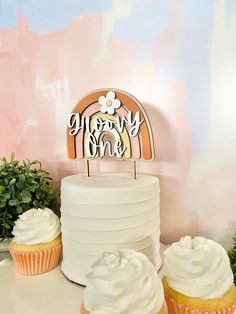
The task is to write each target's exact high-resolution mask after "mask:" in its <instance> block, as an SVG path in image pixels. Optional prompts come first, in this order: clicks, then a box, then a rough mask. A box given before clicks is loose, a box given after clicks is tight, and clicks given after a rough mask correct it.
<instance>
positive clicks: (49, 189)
mask: <svg viewBox="0 0 236 314" xmlns="http://www.w3.org/2000/svg"><path fill="white" fill-rule="evenodd" d="M51 180H52V179H51V178H50V177H49V173H48V172H47V171H46V170H44V169H42V165H41V162H40V161H38V160H34V161H30V160H28V159H27V160H24V161H23V162H22V163H20V162H19V161H18V160H16V159H15V153H12V154H11V158H10V160H9V161H8V160H7V159H6V158H5V157H2V158H1V159H0V239H2V240H3V239H5V238H6V237H12V234H11V232H12V229H13V226H14V222H15V220H16V219H17V218H18V216H19V215H20V214H22V213H23V212H25V211H27V210H28V209H30V208H45V207H49V208H51V209H52V210H55V209H56V203H57V195H56V191H55V189H54V187H53V186H52V184H51V183H50V181H51Z"/></svg>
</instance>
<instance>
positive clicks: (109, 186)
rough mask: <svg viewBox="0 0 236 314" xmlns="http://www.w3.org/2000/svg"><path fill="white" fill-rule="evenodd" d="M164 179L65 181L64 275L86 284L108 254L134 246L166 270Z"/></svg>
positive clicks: (82, 177) (124, 176) (108, 177)
mask: <svg viewBox="0 0 236 314" xmlns="http://www.w3.org/2000/svg"><path fill="white" fill-rule="evenodd" d="M159 191H160V188H159V180H158V178H157V177H155V176H151V175H145V174H141V175H138V176H137V179H136V180H135V179H132V178H131V175H130V174H129V173H112V174H109V173H105V174H96V175H94V176H91V177H87V176H86V175H73V176H69V177H65V178H64V179H63V180H62V183H61V225H62V242H63V261H62V271H63V273H64V274H65V275H66V276H67V277H68V278H69V279H70V280H72V281H74V282H77V283H79V284H82V285H86V279H85V274H86V273H88V271H89V269H90V266H91V264H92V263H93V262H94V261H96V260H97V259H98V258H99V256H100V255H101V254H102V253H103V252H104V251H111V250H120V249H122V248H129V249H133V250H136V251H139V252H141V253H143V254H145V255H146V256H147V257H148V258H149V259H150V261H151V262H152V263H153V264H154V265H155V267H156V268H157V269H159V268H160V266H161V258H160V255H159V248H160V242H159V237H160V209H159Z"/></svg>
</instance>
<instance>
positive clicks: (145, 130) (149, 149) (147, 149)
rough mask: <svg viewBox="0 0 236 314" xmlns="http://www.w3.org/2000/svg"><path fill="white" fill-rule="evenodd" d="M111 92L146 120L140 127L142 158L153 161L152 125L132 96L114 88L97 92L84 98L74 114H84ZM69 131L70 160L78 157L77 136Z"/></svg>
mask: <svg viewBox="0 0 236 314" xmlns="http://www.w3.org/2000/svg"><path fill="white" fill-rule="evenodd" d="M110 90H113V91H114V92H115V93H116V97H117V98H118V99H119V100H120V101H121V103H122V104H123V106H125V107H126V108H127V109H128V110H130V111H132V112H140V117H141V119H143V120H144V122H143V123H142V124H141V125H140V135H141V151H142V158H143V159H144V160H152V159H153V158H154V147H153V137H152V132H151V127H150V123H149V120H148V117H147V115H146V113H145V111H144V109H143V107H142V106H141V104H140V103H139V102H138V100H137V99H136V98H134V97H133V96H132V95H130V94H128V93H127V92H124V91H121V90H117V89H113V88H106V89H101V90H97V91H94V92H92V93H90V94H88V95H87V96H85V97H84V98H82V99H81V100H80V101H79V102H78V103H77V105H76V106H75V108H74V110H73V112H74V113H80V114H82V113H83V112H84V111H85V109H86V108H87V107H89V106H91V105H92V104H94V103H96V102H97V101H98V99H99V97H100V96H105V95H106V93H107V92H108V91H110ZM69 131H70V130H69V128H67V143H68V155H69V158H71V159H75V158H76V157H77V153H76V141H75V136H70V135H69Z"/></svg>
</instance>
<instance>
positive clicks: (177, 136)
mask: <svg viewBox="0 0 236 314" xmlns="http://www.w3.org/2000/svg"><path fill="white" fill-rule="evenodd" d="M0 74H1V75H0V155H7V156H9V155H10V152H11V151H15V152H16V153H17V158H19V159H23V158H30V159H36V158H37V159H41V160H42V161H43V164H44V166H45V167H47V168H48V169H49V170H50V172H51V174H52V176H53V177H54V178H55V180H56V181H57V182H58V183H59V182H60V179H61V177H63V176H65V175H69V174H71V173H77V172H81V171H84V165H83V163H79V162H75V161H71V160H68V158H67V152H66V137H65V134H66V133H65V128H66V123H67V119H68V115H69V113H70V112H71V110H72V108H73V106H74V105H75V103H76V102H77V100H78V99H80V98H81V97H82V96H83V95H84V94H86V93H87V92H89V91H91V90H93V89H98V88H102V87H116V88H120V89H124V90H127V91H128V92H130V93H131V94H133V95H135V96H136V97H137V98H138V99H139V100H140V101H141V102H142V103H143V104H144V106H145V108H146V111H147V112H148V114H149V115H150V118H151V123H152V126H153V133H154V137H155V149H156V159H155V161H154V162H151V163H150V162H149V163H148V162H146V163H145V162H139V163H138V171H139V172H146V173H151V174H156V175H158V176H159V177H160V181H161V218H162V240H163V241H164V242H170V241H173V240H177V239H178V238H179V236H180V235H184V234H186V233H187V234H192V235H197V234H203V235H205V236H209V237H211V238H213V239H216V240H218V241H220V242H221V243H223V244H225V245H226V246H228V245H230V244H231V242H230V239H231V236H232V232H233V230H235V229H236V193H235V186H236V162H235V160H236V129H235V125H236V1H235V0H225V1H224V0H215V1H214V0H208V1H205V0H199V1H194V0H178V1H175V0H94V1H82V0H81V1H79V0H78V1H74V0H61V1H57V0H51V1H47V0H40V1H37V0H31V1H27V0H0ZM91 167H92V170H93V171H122V170H125V171H129V170H130V168H131V165H130V163H129V162H112V161H107V162H105V161H103V162H92V165H91Z"/></svg>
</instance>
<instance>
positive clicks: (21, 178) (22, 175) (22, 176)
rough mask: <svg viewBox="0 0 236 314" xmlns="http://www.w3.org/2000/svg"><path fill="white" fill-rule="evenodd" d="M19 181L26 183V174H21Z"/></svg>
mask: <svg viewBox="0 0 236 314" xmlns="http://www.w3.org/2000/svg"><path fill="white" fill-rule="evenodd" d="M19 179H20V181H21V182H24V181H25V175H24V174H20V175H19Z"/></svg>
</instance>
